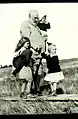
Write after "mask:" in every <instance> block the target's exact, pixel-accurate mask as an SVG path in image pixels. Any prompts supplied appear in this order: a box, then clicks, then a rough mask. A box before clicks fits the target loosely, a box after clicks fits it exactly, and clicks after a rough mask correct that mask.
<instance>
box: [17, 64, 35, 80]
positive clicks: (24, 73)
mask: <svg viewBox="0 0 78 119" xmlns="http://www.w3.org/2000/svg"><path fill="white" fill-rule="evenodd" d="M16 77H17V78H19V79H25V80H26V81H29V80H30V81H32V79H33V77H32V71H31V68H30V67H29V66H27V67H25V66H23V67H22V69H21V70H20V72H19V73H17V75H16Z"/></svg>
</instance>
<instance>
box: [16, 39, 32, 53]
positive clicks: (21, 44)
mask: <svg viewBox="0 0 78 119" xmlns="http://www.w3.org/2000/svg"><path fill="white" fill-rule="evenodd" d="M26 42H30V40H29V39H28V38H27V37H22V38H21V39H20V40H19V42H18V44H17V46H16V49H15V52H17V51H18V50H20V49H21V48H22V47H23V45H24V44H25V43H26Z"/></svg>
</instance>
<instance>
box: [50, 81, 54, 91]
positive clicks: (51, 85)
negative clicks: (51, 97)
mask: <svg viewBox="0 0 78 119" xmlns="http://www.w3.org/2000/svg"><path fill="white" fill-rule="evenodd" d="M50 88H51V93H52V92H53V84H52V83H51V84H50Z"/></svg>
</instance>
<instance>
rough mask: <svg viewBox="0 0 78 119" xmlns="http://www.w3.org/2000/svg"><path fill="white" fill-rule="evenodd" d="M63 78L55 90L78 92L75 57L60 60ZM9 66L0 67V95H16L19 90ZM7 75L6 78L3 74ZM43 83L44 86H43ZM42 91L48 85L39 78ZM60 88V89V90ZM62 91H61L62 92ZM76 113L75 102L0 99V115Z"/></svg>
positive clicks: (46, 90)
mask: <svg viewBox="0 0 78 119" xmlns="http://www.w3.org/2000/svg"><path fill="white" fill-rule="evenodd" d="M60 65H61V68H62V70H63V73H64V76H65V79H64V80H63V81H61V82H60V83H59V84H58V87H57V91H58V92H59V93H63V92H64V93H66V94H74V93H75V94H78V60H77V59H76V61H75V60H73V61H71V62H69V63H68V62H67V60H66V63H65V62H64V61H61V62H60ZM10 72H11V67H9V68H2V69H0V77H3V81H0V97H6V96H16V95H19V92H20V91H18V90H17V88H16V81H12V80H11V79H10V77H9V76H10ZM6 75H7V78H5V76H6ZM19 84H20V85H21V83H20V82H19ZM44 84H45V86H43V85H44ZM41 86H42V88H41V89H42V93H44V94H47V93H48V91H49V85H48V84H47V83H44V80H43V78H42V80H41ZM61 89H62V90H61ZM62 91H63V92H62ZM70 113H78V103H77V102H71V101H68V102H52V101H45V100H43V101H42V100H41V101H38V100H35V101H25V100H18V101H11V100H10V101H9V100H0V114H1V115H4V114H5V115H6V114H7V115H13V114H14V115H18V114H20V115H23V114H70Z"/></svg>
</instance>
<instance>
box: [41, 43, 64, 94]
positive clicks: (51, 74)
mask: <svg viewBox="0 0 78 119" xmlns="http://www.w3.org/2000/svg"><path fill="white" fill-rule="evenodd" d="M48 53H49V54H48V55H45V53H43V54H42V56H43V57H44V58H46V62H47V68H48V74H47V75H46V76H45V78H44V80H45V81H48V82H49V84H50V88H51V93H52V95H53V96H56V88H57V83H58V82H59V81H60V80H62V79H64V75H63V72H62V70H61V68H60V65H59V59H58V56H57V55H56V46H55V45H54V44H52V43H50V44H48Z"/></svg>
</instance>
